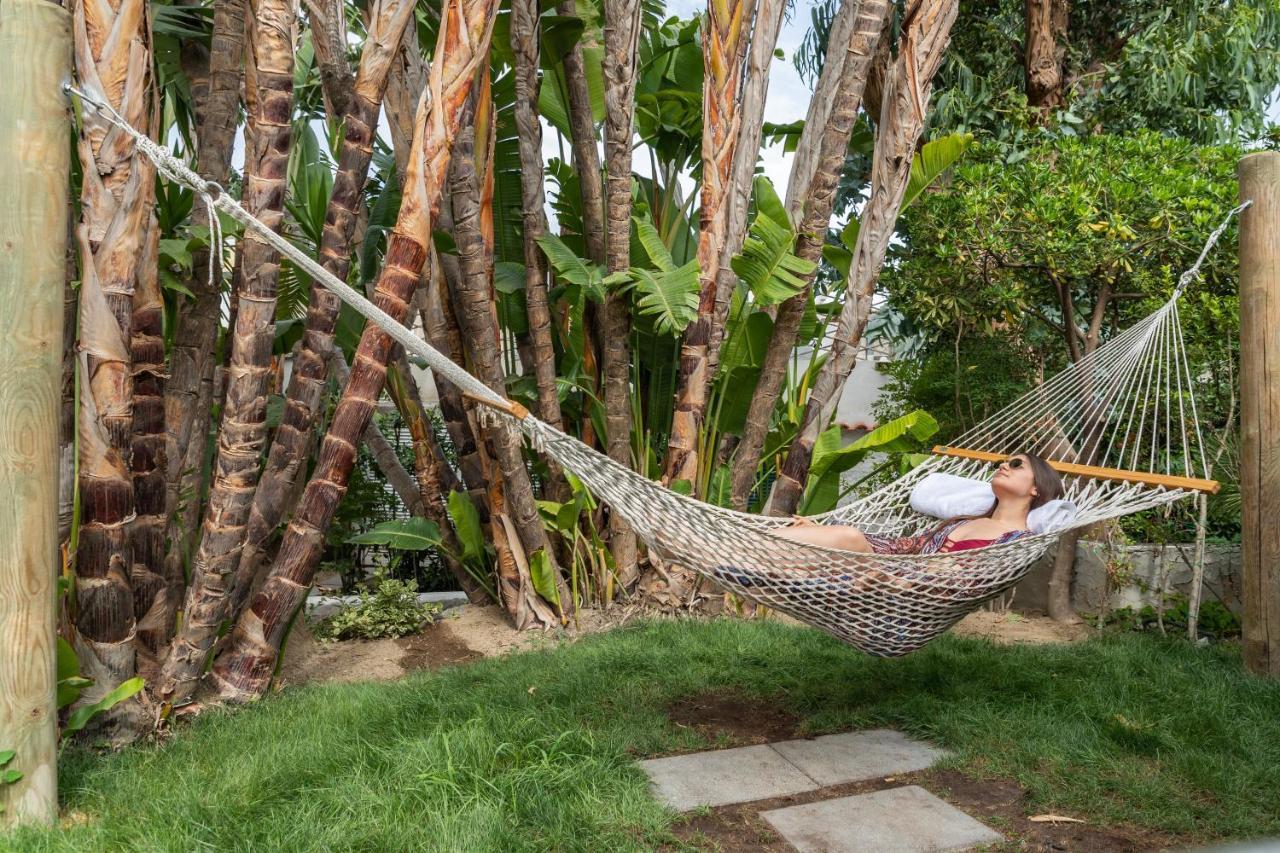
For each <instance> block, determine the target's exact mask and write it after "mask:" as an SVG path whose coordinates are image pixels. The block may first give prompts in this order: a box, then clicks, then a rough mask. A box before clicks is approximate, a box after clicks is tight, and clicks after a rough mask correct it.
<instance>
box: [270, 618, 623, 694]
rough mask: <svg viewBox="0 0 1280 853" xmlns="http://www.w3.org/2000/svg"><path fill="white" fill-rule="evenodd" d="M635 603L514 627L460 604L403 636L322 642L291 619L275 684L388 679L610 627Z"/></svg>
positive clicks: (302, 621)
mask: <svg viewBox="0 0 1280 853" xmlns="http://www.w3.org/2000/svg"><path fill="white" fill-rule="evenodd" d="M639 612H640V611H639V609H638V608H634V607H632V608H625V607H615V608H613V609H611V610H606V611H601V610H588V611H584V612H582V613H581V614H579V616H578V619H577V621H576V624H575V623H574V622H570V623H569V625H567V626H565V627H564V628H561V629H555V630H548V631H517V630H516V629H514V628H512V627H511V623H509V622H508V621H507V617H506V614H505V613H504V612H503V610H502V608H500V607H473V606H471V605H467V606H465V607H460V608H456V609H454V610H451V611H449V612H447V613H445V614H444V615H443V616H441V617H440V618H439V620H438V621H437V622H435V623H433V624H431V625H429V626H427V627H426V628H424V629H423V630H422V632H421V633H418V634H413V635H410V636H408V637H400V638H397V639H387V640H342V641H341V642H336V643H322V642H320V641H318V640H317V639H316V638H315V636H314V635H313V634H312V633H311V629H310V626H309V625H307V624H306V620H304V619H299V620H298V621H297V622H296V623H294V627H293V630H292V631H291V632H290V634H289V640H288V643H287V645H286V646H285V651H284V660H283V662H282V663H281V667H280V673H279V675H278V677H277V678H276V685H277V687H278V688H284V687H288V686H296V685H300V684H310V683H315V682H328V681H337V682H350V681H394V680H395V679H397V678H402V677H404V675H405V673H407V672H413V671H415V670H420V669H436V668H439V667H441V666H449V665H452V664H463V663H468V662H470V661H474V660H479V659H480V658H487V657H496V656H498V655H504V654H507V653H509V652H516V651H523V650H525V649H533V648H540V647H542V646H547V645H556V644H559V643H563V642H572V641H574V640H576V639H577V638H578V637H581V636H585V635H588V634H596V633H599V632H601V631H607V630H609V629H610V628H616V627H618V626H619V625H622V624H624V623H625V622H627V621H630V619H632V618H633V617H634V616H636V615H637V614H638V613H639Z"/></svg>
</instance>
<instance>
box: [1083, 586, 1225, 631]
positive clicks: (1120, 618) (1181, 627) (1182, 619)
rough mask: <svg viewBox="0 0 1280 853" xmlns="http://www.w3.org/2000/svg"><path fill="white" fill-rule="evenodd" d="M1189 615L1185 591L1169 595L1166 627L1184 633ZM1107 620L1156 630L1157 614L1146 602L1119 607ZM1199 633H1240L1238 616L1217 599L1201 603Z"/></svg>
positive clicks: (1135, 628)
mask: <svg viewBox="0 0 1280 853" xmlns="http://www.w3.org/2000/svg"><path fill="white" fill-rule="evenodd" d="M1189 618H1190V601H1189V600H1188V599H1187V597H1186V596H1185V595H1175V596H1170V597H1169V598H1168V599H1167V604H1166V606H1165V611H1164V627H1165V631H1167V632H1171V633H1185V632H1186V630H1187V622H1188V619H1189ZM1106 624H1107V625H1110V626H1112V627H1115V628H1118V629H1120V630H1122V631H1158V630H1159V624H1160V618H1159V616H1158V614H1157V613H1156V609H1155V608H1154V607H1152V606H1151V605H1149V604H1148V605H1146V606H1144V607H1141V608H1139V609H1137V610H1135V609H1134V608H1132V607H1121V608H1119V609H1117V610H1114V611H1112V612H1111V613H1110V615H1108V616H1107V620H1106ZM1196 625H1197V630H1198V632H1199V633H1200V635H1201V636H1207V637H1213V638H1215V639H1219V640H1221V639H1224V638H1230V637H1238V636H1240V617H1239V616H1237V615H1236V614H1234V613H1232V612H1231V611H1230V610H1228V609H1227V608H1226V606H1224V605H1223V604H1222V602H1220V601H1205V602H1201V604H1200V618H1199V620H1198V621H1197V622H1196Z"/></svg>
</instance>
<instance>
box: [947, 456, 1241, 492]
mask: <svg viewBox="0 0 1280 853" xmlns="http://www.w3.org/2000/svg"><path fill="white" fill-rule="evenodd" d="M933 452H934V453H937V454H938V455H939V456H956V457H959V458H960V459H979V460H981V461H983V462H1003V461H1004V460H1006V459H1008V458H1009V457H1010V456H1011V455H1016V454H1008V453H991V452H989V451H986V450H969V449H967V448H964V447H947V446H946V445H943V444H938V445H934V448H933ZM1045 461H1046V462H1048V463H1049V467H1050V468H1052V469H1053V470H1055V471H1057V472H1058V473H1059V474H1073V475H1075V476H1078V477H1096V478H1097V479H1099V480H1116V481H1118V482H1121V483H1143V484H1145V485H1148V486H1163V487H1164V488H1166V489H1187V490H1189V491H1195V492H1207V493H1208V494H1211V495H1216V494H1217V493H1218V489H1219V488H1220V487H1219V485H1218V481H1217V480H1201V479H1199V478H1196V477H1175V476H1173V475H1171V474H1151V473H1148V472H1146V471H1126V470H1125V469H1123V468H1100V467H1098V466H1096V465H1080V464H1078V463H1075V462H1056V461H1053V460H1049V459H1046V460H1045Z"/></svg>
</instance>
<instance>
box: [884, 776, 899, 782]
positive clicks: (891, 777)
mask: <svg viewBox="0 0 1280 853" xmlns="http://www.w3.org/2000/svg"><path fill="white" fill-rule="evenodd" d="M884 781H886V782H897V781H898V777H897V776H886V777H884Z"/></svg>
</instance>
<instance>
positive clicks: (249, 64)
mask: <svg viewBox="0 0 1280 853" xmlns="http://www.w3.org/2000/svg"><path fill="white" fill-rule="evenodd" d="M249 7H250V11H251V13H252V26H251V27H250V29H249V43H248V48H249V49H248V52H247V54H246V63H245V91H246V95H247V98H248V105H249V127H248V131H247V132H246V135H245V149H246V150H245V189H244V196H243V204H244V207H245V209H246V210H248V211H249V213H250V214H252V215H253V216H255V217H257V218H258V219H260V220H261V221H262V222H264V223H265V224H267V225H268V226H269V227H270V228H272V229H273V230H279V228H280V225H281V222H282V220H283V216H284V195H285V184H286V181H287V174H288V165H289V143H290V139H291V136H292V130H293V128H292V120H293V37H294V26H295V19H294V10H293V5H292V3H289V2H287V0H250V4H249ZM242 254H243V275H242V279H241V286H240V288H239V291H238V296H239V307H238V309H237V312H236V320H235V326H234V331H233V333H232V338H231V357H230V363H229V369H228V382H227V396H226V403H225V404H224V406H223V409H222V423H221V425H220V427H219V430H218V446H217V455H216V457H215V459H214V468H213V482H212V485H211V486H210V489H209V501H208V504H207V506H206V507H205V514H204V522H203V525H202V530H201V537H200V545H199V547H198V548H197V550H196V555H195V559H194V560H193V563H192V567H191V584H190V586H189V587H188V588H187V595H186V600H185V604H184V607H183V618H182V627H181V628H180V629H179V630H178V632H177V634H176V635H175V636H174V638H173V642H172V643H171V645H170V648H169V654H168V656H167V657H166V658H165V661H164V664H163V666H162V667H161V672H160V677H159V679H158V680H157V683H156V687H155V695H156V697H157V698H158V699H160V700H161V701H163V702H165V703H167V704H174V703H182V702H184V701H185V700H187V699H188V698H190V696H191V694H192V693H193V692H194V690H195V687H196V683H197V681H198V679H199V678H200V675H201V673H202V672H203V670H204V666H205V661H206V658H207V657H208V654H209V649H210V647H211V646H212V645H213V642H214V640H215V639H216V638H217V636H218V629H219V626H220V625H221V624H222V622H223V620H224V619H225V618H226V615H227V609H228V606H229V603H230V595H231V587H232V584H233V583H234V581H235V576H236V567H237V566H238V565H239V562H240V550H241V545H242V544H243V542H244V534H245V526H246V523H247V522H248V518H249V508H250V505H251V503H252V500H253V493H254V489H255V488H256V487H257V485H258V475H259V472H260V470H261V468H260V461H259V460H260V457H261V455H262V449H263V445H264V443H265V442H266V437H267V425H266V414H267V394H268V392H269V383H270V378H271V353H272V347H273V345H274V343H275V319H276V318H275V313H276V284H277V281H278V278H279V273H280V258H279V255H278V253H277V252H276V251H275V250H274V249H272V248H271V246H270V245H269V244H267V243H266V242H265V241H263V240H262V239H261V238H260V237H257V236H256V235H255V234H254V233H253V232H247V233H246V234H245V238H244V247H243V250H242Z"/></svg>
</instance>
